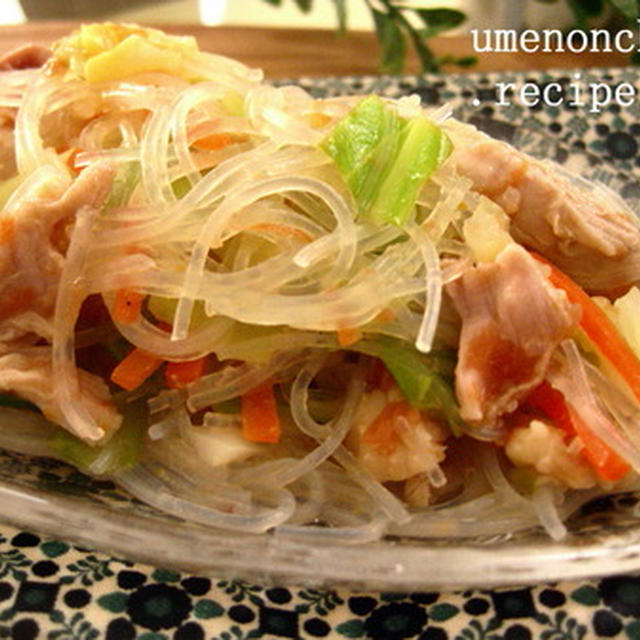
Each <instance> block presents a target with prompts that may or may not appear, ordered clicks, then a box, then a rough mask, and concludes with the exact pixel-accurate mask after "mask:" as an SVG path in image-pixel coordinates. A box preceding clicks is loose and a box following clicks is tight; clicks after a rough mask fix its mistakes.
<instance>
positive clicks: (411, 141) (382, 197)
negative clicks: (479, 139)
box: [369, 118, 452, 225]
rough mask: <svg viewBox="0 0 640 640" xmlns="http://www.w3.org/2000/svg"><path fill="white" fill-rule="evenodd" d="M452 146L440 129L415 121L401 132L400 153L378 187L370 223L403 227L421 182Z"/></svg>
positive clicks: (421, 121) (429, 122) (428, 121)
mask: <svg viewBox="0 0 640 640" xmlns="http://www.w3.org/2000/svg"><path fill="white" fill-rule="evenodd" d="M451 149H452V145H451V142H450V140H449V138H448V137H447V136H446V135H445V134H444V133H443V132H442V130H441V129H440V127H438V126H437V125H436V124H434V123H433V122H431V121H430V120H427V119H426V118H415V119H414V120H412V121H411V122H409V123H408V124H407V125H406V127H405V129H404V131H403V133H402V144H401V146H400V150H399V152H398V154H397V155H396V157H395V158H394V160H393V164H391V167H390V169H389V172H388V174H387V176H386V177H385V179H384V182H383V183H382V184H381V186H380V188H379V191H378V197H377V198H376V200H375V202H374V203H373V206H372V207H371V210H370V212H369V216H370V218H371V219H372V221H373V222H375V223H377V224H380V223H383V222H389V221H391V222H394V223H395V224H400V225H401V224H404V223H405V222H406V221H407V220H408V218H409V215H410V213H411V209H412V208H413V206H414V204H415V202H416V198H417V197H418V191H419V190H420V187H421V186H422V184H423V183H424V181H425V180H426V179H427V178H428V177H429V176H430V175H431V174H432V173H433V172H434V171H435V170H436V169H437V168H438V167H439V166H440V165H441V164H442V163H443V162H444V161H445V160H446V159H447V158H448V157H449V154H450V153H451Z"/></svg>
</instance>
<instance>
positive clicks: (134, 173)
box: [104, 162, 142, 210]
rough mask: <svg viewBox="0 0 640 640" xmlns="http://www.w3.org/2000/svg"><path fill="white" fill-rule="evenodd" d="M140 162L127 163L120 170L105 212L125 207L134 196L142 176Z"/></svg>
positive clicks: (106, 203)
mask: <svg viewBox="0 0 640 640" xmlns="http://www.w3.org/2000/svg"><path fill="white" fill-rule="evenodd" d="M141 173H142V172H141V169H140V163H139V162H125V164H123V165H122V166H121V167H119V168H118V172H117V173H116V177H115V179H114V181H113V186H112V187H111V193H109V197H108V198H107V201H106V202H105V205H104V208H105V210H108V209H114V208H116V207H123V206H124V205H126V204H127V203H128V202H129V199H130V198H131V196H132V195H133V191H134V189H135V188H136V186H137V184H138V182H140V175H141Z"/></svg>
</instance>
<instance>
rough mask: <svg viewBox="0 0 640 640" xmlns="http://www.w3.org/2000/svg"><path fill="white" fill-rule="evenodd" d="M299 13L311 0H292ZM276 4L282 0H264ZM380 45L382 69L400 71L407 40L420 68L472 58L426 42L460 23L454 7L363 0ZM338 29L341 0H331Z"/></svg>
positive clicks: (343, 23)
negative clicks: (437, 49) (441, 51)
mask: <svg viewBox="0 0 640 640" xmlns="http://www.w3.org/2000/svg"><path fill="white" fill-rule="evenodd" d="M294 1H295V3H296V6H297V7H298V9H300V11H302V12H303V13H309V11H311V9H312V5H313V0H294ZM265 2H268V3H269V4H271V5H273V6H276V7H279V6H281V5H282V0H265ZM364 2H365V4H366V6H367V8H368V9H369V12H370V13H371V17H372V19H373V24H374V27H375V31H376V37H377V39H378V43H379V45H380V62H379V67H380V71H381V72H382V73H393V74H398V73H401V72H402V71H403V69H404V67H405V63H406V54H407V48H408V47H407V44H410V45H411V46H413V48H414V50H415V52H416V54H417V56H418V60H419V62H420V70H421V72H423V73H425V72H438V71H440V70H441V68H442V66H443V65H445V64H452V65H457V66H460V67H468V66H471V65H473V64H475V62H476V58H475V57H474V56H460V57H458V56H452V55H446V56H438V55H436V54H435V52H434V51H433V49H432V48H431V47H430V46H429V40H430V39H431V38H433V37H434V36H437V35H440V34H442V33H445V32H446V31H449V30H451V29H455V28H456V27H458V26H460V25H461V24H462V23H463V22H464V21H465V20H466V19H467V16H466V15H465V14H464V13H463V12H462V11H458V10H457V9H448V8H432V9H424V8H419V7H409V6H407V5H405V4H403V3H402V2H398V1H396V0H375V1H374V0H364ZM333 4H334V7H335V11H336V19H337V25H338V27H337V28H338V33H340V34H344V33H345V32H346V30H347V9H346V2H345V0H333Z"/></svg>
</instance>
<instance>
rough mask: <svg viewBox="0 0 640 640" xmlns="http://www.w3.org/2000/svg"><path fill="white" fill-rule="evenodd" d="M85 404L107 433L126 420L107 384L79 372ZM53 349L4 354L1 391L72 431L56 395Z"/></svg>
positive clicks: (79, 381)
mask: <svg viewBox="0 0 640 640" xmlns="http://www.w3.org/2000/svg"><path fill="white" fill-rule="evenodd" d="M78 373H79V375H78V383H79V386H80V391H81V394H82V402H83V404H84V405H85V407H86V408H87V410H88V411H90V413H91V415H92V416H93V418H94V419H95V422H96V424H97V425H98V426H99V427H100V428H101V429H102V430H103V431H104V433H106V434H110V433H113V432H114V431H115V430H116V429H117V428H118V427H119V426H120V423H121V421H122V417H121V416H120V414H119V413H118V411H117V410H116V408H115V407H114V406H113V403H112V402H111V396H110V393H109V389H108V387H107V385H106V383H105V382H104V381H103V380H102V379H100V378H99V377H97V376H94V375H93V374H91V373H87V372H86V371H82V370H79V372H78ZM53 380H54V377H53V371H52V367H51V348H50V347H35V348H29V349H25V350H23V351H16V352H14V353H7V354H5V355H0V389H1V390H2V391H10V392H14V393H16V394H18V395H19V396H20V397H22V398H24V399H26V400H29V401H30V402H33V403H34V404H35V405H37V406H38V407H39V408H40V409H41V411H42V413H43V414H44V415H45V416H46V417H47V418H48V419H49V420H51V421H52V422H55V423H56V424H59V425H62V426H64V427H67V428H69V425H68V424H67V421H66V418H65V416H64V414H63V413H62V412H61V411H60V409H59V405H58V402H57V400H56V398H55V394H54V385H53Z"/></svg>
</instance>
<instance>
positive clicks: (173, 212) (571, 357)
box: [0, 23, 640, 544]
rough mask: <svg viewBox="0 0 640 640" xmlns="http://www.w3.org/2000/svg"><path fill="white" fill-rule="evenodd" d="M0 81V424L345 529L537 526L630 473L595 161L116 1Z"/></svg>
mask: <svg viewBox="0 0 640 640" xmlns="http://www.w3.org/2000/svg"><path fill="white" fill-rule="evenodd" d="M132 61H135V64H134V63H133V62H132ZM125 62H126V64H125ZM129 63H131V64H129ZM0 87H1V88H0V106H1V107H2V108H3V109H4V110H5V111H6V112H7V113H8V114H10V117H8V120H7V123H6V126H8V127H10V129H11V136H9V138H10V139H11V140H12V143H11V145H12V146H11V148H8V149H6V150H3V151H6V152H7V154H9V157H11V158H13V162H12V163H9V164H8V165H7V167H8V169H7V171H8V173H10V175H3V179H4V180H5V183H4V184H3V185H2V190H1V194H0V195H2V196H3V198H2V199H1V201H2V202H3V205H2V209H1V210H0V296H1V297H2V300H3V305H2V308H1V309H0V445H2V446H4V447H6V448H8V449H12V450H18V451H24V452H26V453H30V454H32V455H49V456H54V457H58V458H61V459H63V460H66V461H68V462H70V463H71V464H73V465H75V466H77V467H79V468H80V469H82V470H84V471H85V472H87V473H89V474H93V475H96V476H101V477H109V478H112V479H113V480H114V481H115V482H116V483H118V484H119V485H120V486H122V487H123V488H124V489H126V490H127V491H128V492H130V493H131V494H133V495H134V496H136V497H137V498H139V499H140V500H142V501H144V502H146V503H148V504H150V505H151V506H153V507H155V508H156V509H158V510H161V511H163V512H166V513H168V514H171V515H172V516H175V517H178V518H183V519H186V520H189V521H193V522H197V523H200V524H204V525H207V526H210V527H214V528H222V529H225V530H230V531H244V532H251V533H263V532H267V531H271V532H273V533H274V534H275V535H277V536H284V537H288V538H291V539H293V540H305V541H313V542H315V541H334V542H337V543H341V544H342V543H343V544H357V543H360V542H366V541H371V540H376V539H378V538H382V537H384V536H386V535H391V536H410V537H411V538H425V539H426V538H438V537H457V538H471V537H476V536H492V535H500V536H502V535H504V536H508V535H511V534H513V533H514V532H516V531H519V530H522V529H527V528H530V527H535V526H541V527H542V528H544V529H545V530H546V531H547V532H548V534H549V535H550V536H551V537H552V538H554V539H561V538H563V537H565V536H566V535H567V533H568V525H567V524H566V523H567V519H568V518H569V517H570V516H571V514H572V513H574V512H575V511H576V510H577V509H578V508H579V507H580V506H581V505H582V504H584V503H585V502H586V501H588V500H590V499H592V498H593V497H596V496H600V495H602V494H604V493H608V492H612V491H622V490H625V491H626V490H631V489H635V488H637V485H638V476H637V473H638V470H640V439H639V437H638V434H639V431H638V430H639V427H640V422H639V416H640V411H639V403H640V361H639V360H638V353H637V352H636V349H637V346H634V345H636V343H637V341H636V339H635V334H634V330H633V327H631V324H632V322H630V320H629V318H633V317H634V314H635V313H637V311H638V309H637V308H636V307H637V305H638V304H640V303H639V301H640V295H639V294H638V290H637V288H636V283H637V282H639V281H640V262H638V261H637V259H636V258H635V257H634V256H636V255H638V249H639V248H640V230H639V227H638V225H637V223H636V221H635V219H634V217H633V215H632V213H631V211H630V210H629V209H628V207H627V206H626V205H625V203H624V202H623V201H622V199H621V198H620V197H619V196H617V195H616V194H612V193H610V192H609V191H608V190H607V188H606V187H604V186H602V185H597V186H594V185H592V184H591V183H590V182H588V181H586V180H584V179H583V178H580V177H574V176H571V175H570V174H567V173H566V172H565V171H564V170H562V171H560V170H557V171H556V170H554V169H553V168H550V167H552V165H551V164H550V163H548V162H540V161H538V160H535V159H534V158H531V157H529V156H526V155H525V154H523V153H521V152H519V151H517V150H516V149H513V148H512V147H510V146H508V145H506V144H504V143H502V142H498V141H496V140H492V139H491V138H489V137H487V136H485V135H484V134H482V133H480V132H479V131H477V130H476V129H475V128H474V127H472V126H471V125H469V124H465V123H463V122H459V121H457V120H456V119H455V118H453V117H452V115H451V109H450V108H449V106H448V105H444V106H442V107H439V108H437V109H429V108H426V107H424V106H423V105H422V104H421V103H420V100H419V98H418V97H417V96H407V97H403V98H400V99H391V98H388V97H380V96H376V95H368V96H344V97H335V98H328V99H323V98H317V97H314V96H312V95H311V94H310V93H308V92H306V91H305V90H303V89H302V88H301V87H298V86H293V85H288V86H281V87H276V86H272V85H270V84H268V83H267V82H265V81H264V80H263V77H262V73H261V72H260V71H258V70H253V69H249V68H247V67H245V66H244V65H242V64H241V63H239V62H236V61H233V60H229V59H227V58H224V57H222V56H218V55H214V54H210V53H205V52H202V51H200V50H199V49H198V47H197V44H196V43H195V41H194V40H193V39H191V38H179V37H176V36H169V35H166V34H164V33H162V32H160V31H157V30H153V29H145V28H141V27H137V26H135V25H118V24H111V23H107V24H94V25H85V26H83V27H81V28H80V29H79V30H78V31H76V32H73V33H71V34H70V35H69V36H68V37H67V38H64V39H63V40H61V41H59V42H57V43H55V44H54V46H53V48H52V51H51V52H50V57H49V59H48V61H47V62H46V63H45V64H44V66H43V67H41V68H37V69H9V70H6V71H0ZM9 138H8V139H9ZM3 157H4V156H3ZM575 256H579V260H578V259H576V258H575ZM586 264H588V265H590V267H589V268H593V273H596V272H597V278H596V279H595V280H594V281H593V286H590V285H591V284H592V283H591V280H590V276H589V274H588V273H585V267H584V265H586ZM578 283H579V284H578Z"/></svg>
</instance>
